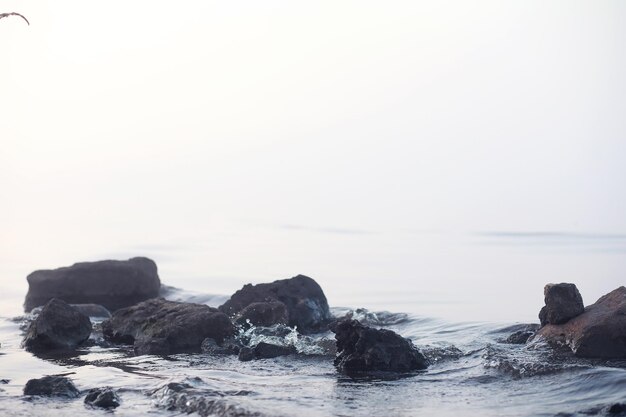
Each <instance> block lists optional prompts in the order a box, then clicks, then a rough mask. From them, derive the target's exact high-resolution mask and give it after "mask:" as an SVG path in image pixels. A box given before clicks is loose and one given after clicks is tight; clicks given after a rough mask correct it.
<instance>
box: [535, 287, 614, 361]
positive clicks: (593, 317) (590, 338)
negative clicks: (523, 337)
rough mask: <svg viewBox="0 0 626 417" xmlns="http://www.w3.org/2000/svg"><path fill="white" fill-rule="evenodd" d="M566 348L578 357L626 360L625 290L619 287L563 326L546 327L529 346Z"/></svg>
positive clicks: (549, 325)
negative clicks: (541, 343) (532, 344)
mask: <svg viewBox="0 0 626 417" xmlns="http://www.w3.org/2000/svg"><path fill="white" fill-rule="evenodd" d="M540 341H547V342H549V343H551V344H555V345H566V346H568V347H569V348H570V349H571V350H572V352H574V354H575V355H576V356H578V357H583V358H599V359H625V358H626V287H619V288H617V289H615V290H613V291H611V292H610V293H608V294H606V295H604V296H602V297H600V299H598V301H596V302H595V303H594V304H592V305H590V306H587V307H586V308H585V312H584V313H582V314H581V315H579V316H576V317H574V318H573V319H571V320H569V321H568V322H567V323H565V324H547V325H545V326H544V327H542V328H541V329H540V330H539V331H538V332H537V333H536V334H535V336H533V337H532V339H530V340H529V343H536V342H540Z"/></svg>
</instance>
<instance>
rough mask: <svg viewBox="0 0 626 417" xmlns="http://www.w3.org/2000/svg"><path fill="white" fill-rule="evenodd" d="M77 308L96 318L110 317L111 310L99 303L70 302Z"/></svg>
mask: <svg viewBox="0 0 626 417" xmlns="http://www.w3.org/2000/svg"><path fill="white" fill-rule="evenodd" d="M70 305H71V306H72V307H74V308H75V309H76V310H78V311H80V312H81V313H83V314H84V315H86V316H89V317H95V318H107V319H108V318H110V317H111V312H110V311H109V310H107V309H106V307H104V306H101V305H99V304H70Z"/></svg>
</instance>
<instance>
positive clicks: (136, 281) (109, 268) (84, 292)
mask: <svg viewBox="0 0 626 417" xmlns="http://www.w3.org/2000/svg"><path fill="white" fill-rule="evenodd" d="M26 279H27V280H28V285H29V288H28V293H27V294H26V300H25V301H24V309H25V310H26V311H30V310H32V309H33V308H35V307H37V306H41V305H44V304H46V303H47V302H48V301H49V300H50V299H52V298H60V299H62V300H64V301H66V302H68V303H71V304H100V305H103V306H104V307H106V308H107V309H108V310H110V311H115V310H117V309H119V308H123V307H128V306H131V305H133V304H137V303H139V302H141V301H144V300H147V299H150V298H154V297H158V296H159V288H160V286H161V281H160V280H159V276H158V274H157V267H156V264H155V263H154V261H152V260H150V259H148V258H132V259H129V260H127V261H99V262H82V263H77V264H74V265H72V266H68V267H64V268H58V269H47V270H40V271H35V272H33V273H31V274H30V275H28V277H27V278H26Z"/></svg>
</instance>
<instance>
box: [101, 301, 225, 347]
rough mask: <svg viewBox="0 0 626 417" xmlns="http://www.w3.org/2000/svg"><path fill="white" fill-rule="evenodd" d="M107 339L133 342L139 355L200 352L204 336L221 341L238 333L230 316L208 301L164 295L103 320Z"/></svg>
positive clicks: (125, 342)
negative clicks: (191, 301)
mask: <svg viewBox="0 0 626 417" xmlns="http://www.w3.org/2000/svg"><path fill="white" fill-rule="evenodd" d="M102 332H103V335H104V337H105V339H106V340H108V341H111V342H115V343H124V344H132V345H134V348H135V353H137V354H139V355H147V354H153V355H167V354H173V353H182V352H200V349H201V344H202V341H203V340H204V339H206V338H207V337H210V338H212V339H214V340H215V341H216V342H217V343H218V344H221V343H222V342H223V341H224V338H226V337H229V336H232V335H233V334H234V332H235V330H234V327H233V324H232V323H231V322H230V319H229V318H228V317H227V316H226V315H225V314H224V313H222V312H220V311H218V310H217V309H215V308H212V307H209V306H207V305H204V304H193V303H180V302H175V301H167V300H164V299H162V298H158V299H152V300H148V301H144V302H142V303H139V304H137V305H135V306H132V307H128V308H124V309H121V310H117V311H116V312H115V313H113V316H112V317H111V318H110V319H109V320H105V321H103V322H102Z"/></svg>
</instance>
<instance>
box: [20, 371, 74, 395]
mask: <svg viewBox="0 0 626 417" xmlns="http://www.w3.org/2000/svg"><path fill="white" fill-rule="evenodd" d="M24 395H41V396H46V397H65V398H76V397H78V396H79V395H80V392H79V391H78V389H76V387H75V386H74V383H73V382H72V381H71V380H70V379H69V378H66V377H64V376H55V375H51V376H44V377H43V378H39V379H31V380H29V381H28V382H27V383H26V386H24Z"/></svg>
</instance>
